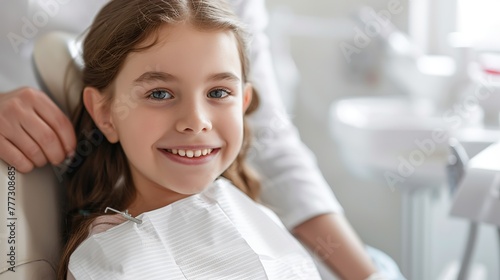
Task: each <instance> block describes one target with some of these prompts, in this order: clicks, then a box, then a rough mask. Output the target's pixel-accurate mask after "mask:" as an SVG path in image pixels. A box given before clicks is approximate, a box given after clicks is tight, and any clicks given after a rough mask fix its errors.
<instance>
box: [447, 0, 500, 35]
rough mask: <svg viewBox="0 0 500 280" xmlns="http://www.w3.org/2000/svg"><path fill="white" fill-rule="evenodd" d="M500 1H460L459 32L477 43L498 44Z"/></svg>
mask: <svg viewBox="0 0 500 280" xmlns="http://www.w3.org/2000/svg"><path fill="white" fill-rule="evenodd" d="M499 11H500V1H498V0H458V10H457V12H458V13H457V31H458V32H460V33H462V34H463V35H465V36H467V37H468V38H469V39H471V40H473V41H475V42H481V43H486V42H498V41H499V39H500V38H499V34H500V15H499Z"/></svg>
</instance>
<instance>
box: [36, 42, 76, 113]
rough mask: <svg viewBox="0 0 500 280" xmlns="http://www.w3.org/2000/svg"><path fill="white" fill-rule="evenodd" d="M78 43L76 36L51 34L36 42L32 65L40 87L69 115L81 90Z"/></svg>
mask: <svg viewBox="0 0 500 280" xmlns="http://www.w3.org/2000/svg"><path fill="white" fill-rule="evenodd" d="M81 53H82V52H81V41H80V40H78V36H77V35H75V34H70V33H64V32H51V33H48V34H46V35H44V36H42V37H41V38H39V39H38V40H37V41H36V42H35V46H34V50H33V64H34V69H35V74H36V77H37V79H38V83H39V85H40V86H41V87H42V89H43V90H44V91H46V93H47V94H49V95H50V96H51V97H52V99H53V100H54V102H56V103H57V104H58V105H59V106H60V107H61V109H62V110H63V111H65V112H66V113H67V114H68V115H71V113H72V112H73V111H74V110H75V108H76V106H77V104H78V102H79V101H80V95H81V93H82V89H83V83H82V79H81V72H82V69H83V60H82V58H81V57H82V56H81Z"/></svg>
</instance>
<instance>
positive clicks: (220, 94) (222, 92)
mask: <svg viewBox="0 0 500 280" xmlns="http://www.w3.org/2000/svg"><path fill="white" fill-rule="evenodd" d="M230 93H231V92H230V91H229V90H226V89H222V88H218V89H214V90H211V91H210V92H209V93H208V94H207V96H208V97H210V98H224V97H226V96H228V95H229V94H230Z"/></svg>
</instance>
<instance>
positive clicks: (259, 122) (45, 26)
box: [0, 0, 342, 229]
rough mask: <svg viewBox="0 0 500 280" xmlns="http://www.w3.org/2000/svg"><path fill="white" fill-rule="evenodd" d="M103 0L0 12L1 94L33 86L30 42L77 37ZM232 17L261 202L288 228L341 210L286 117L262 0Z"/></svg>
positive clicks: (239, 0) (243, 1) (17, 6)
mask: <svg viewBox="0 0 500 280" xmlns="http://www.w3.org/2000/svg"><path fill="white" fill-rule="evenodd" d="M106 2H107V1H105V0H27V1H26V0H25V1H21V0H19V1H18V0H16V1H13V0H11V1H8V2H7V3H3V4H2V5H3V7H2V8H1V9H0V36H1V40H0V92H6V91H10V90H13V89H16V88H18V87H21V86H32V87H36V88H38V85H37V83H36V80H35V76H34V74H33V70H32V65H31V53H32V49H33V42H34V40H35V38H37V37H39V36H41V35H43V34H44V33H47V32H50V31H53V30H61V31H69V32H74V33H81V32H82V31H83V30H84V29H85V28H87V27H88V26H89V25H90V23H91V22H92V19H93V15H95V14H96V12H97V11H98V10H99V9H100V8H101V7H102V5H103V4H104V3H106ZM231 2H232V4H233V6H234V8H235V11H236V13H237V14H238V15H239V16H240V17H241V18H242V20H243V21H244V22H245V23H246V24H247V25H248V27H249V30H250V31H251V32H252V33H253V36H254V37H253V40H252V43H251V56H250V60H251V68H252V72H251V76H250V79H251V81H252V82H253V84H254V86H255V87H256V88H257V90H258V91H259V93H260V99H261V106H260V108H259V109H258V111H257V112H255V114H254V115H253V116H252V117H251V120H250V121H251V122H250V123H251V125H252V129H253V134H254V135H255V139H254V141H253V146H252V148H251V150H250V152H249V160H250V161H251V163H252V165H253V166H254V167H255V168H256V169H257V171H258V173H259V174H260V175H261V176H262V178H263V181H262V183H263V189H262V201H263V203H264V204H266V205H267V206H268V207H270V208H271V209H272V210H274V211H275V212H276V213H277V214H278V216H279V217H280V218H281V219H282V221H283V223H284V224H285V226H286V227H287V228H289V229H291V228H293V227H295V226H296V225H298V224H300V223H301V222H304V221H306V220H308V219H310V218H312V217H314V216H317V215H319V214H324V213H332V212H342V207H341V206H340V205H339V203H338V201H337V200H336V198H335V196H334V195H333V193H332V191H331V189H330V187H329V186H328V185H327V183H326V182H325V180H324V179H323V177H322V175H321V174H320V172H319V169H318V168H317V166H316V162H315V158H314V156H313V155H312V153H311V152H310V151H309V150H308V149H307V148H306V147H305V145H304V144H303V143H302V142H301V141H300V138H299V136H298V133H297V130H296V128H295V127H294V126H293V124H291V122H290V121H289V120H288V118H287V117H286V114H285V109H284V106H283V102H282V100H281V99H280V96H279V92H278V88H277V86H276V81H275V78H274V74H273V67H272V64H271V58H270V54H269V49H268V40H267V37H266V35H265V34H264V29H265V27H266V25H267V15H266V11H265V5H264V0H233V1H231Z"/></svg>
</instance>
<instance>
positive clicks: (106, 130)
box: [83, 87, 119, 143]
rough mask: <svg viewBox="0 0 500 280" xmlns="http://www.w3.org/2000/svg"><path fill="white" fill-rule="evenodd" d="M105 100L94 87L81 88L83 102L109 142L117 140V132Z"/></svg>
mask: <svg viewBox="0 0 500 280" xmlns="http://www.w3.org/2000/svg"><path fill="white" fill-rule="evenodd" d="M107 103H108V102H105V96H104V94H103V93H101V92H100V91H99V90H98V89H96V88H94V87H85V88H84V89H83V104H84V105H85V108H86V109H87V112H89V114H90V116H91V117H92V119H93V120H94V123H95V124H96V125H97V127H98V128H99V130H101V132H102V133H103V134H104V136H106V139H108V141H109V142H110V143H116V142H118V140H119V138H118V133H117V131H116V128H115V126H114V124H113V119H112V117H111V110H110V107H111V106H110V105H109V104H107Z"/></svg>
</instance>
